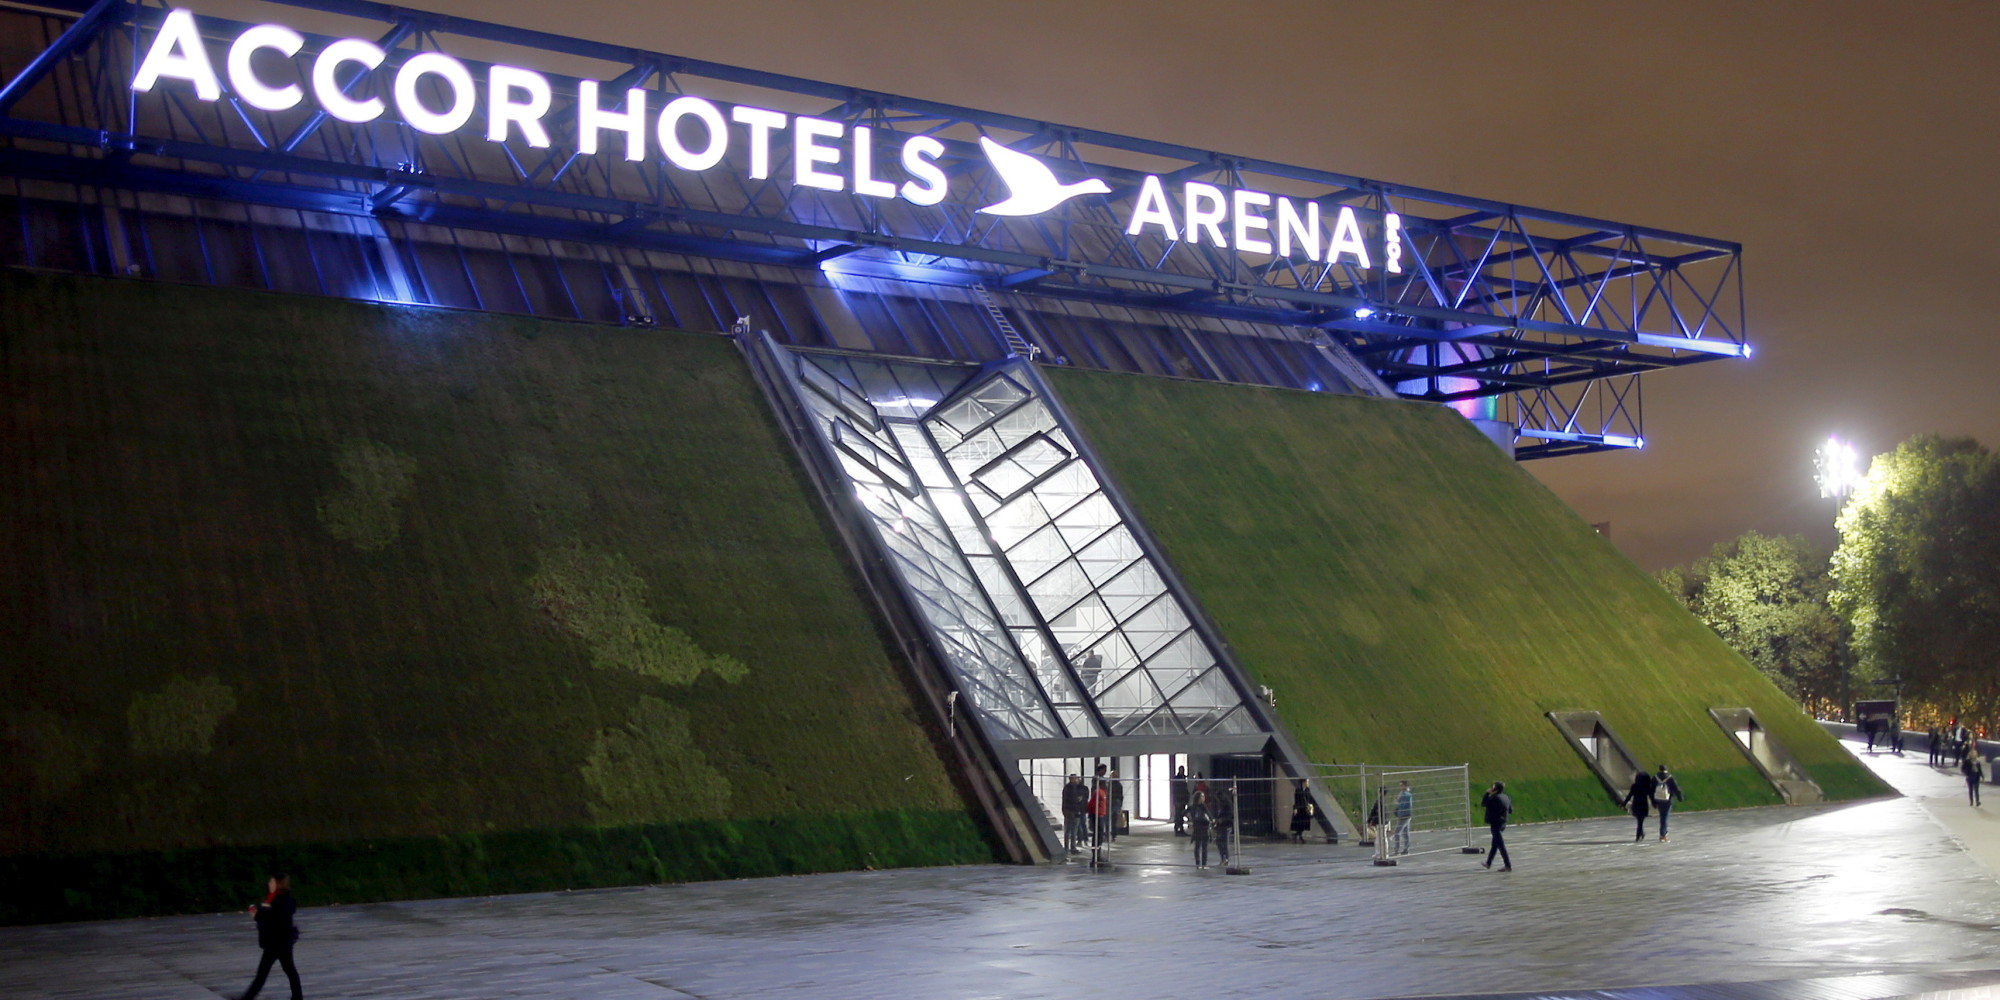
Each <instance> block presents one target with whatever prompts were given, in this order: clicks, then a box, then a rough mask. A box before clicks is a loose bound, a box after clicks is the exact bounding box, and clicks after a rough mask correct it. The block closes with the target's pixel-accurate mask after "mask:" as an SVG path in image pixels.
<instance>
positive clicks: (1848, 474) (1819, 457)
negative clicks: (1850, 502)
mask: <svg viewBox="0 0 2000 1000" xmlns="http://www.w3.org/2000/svg"><path fill="white" fill-rule="evenodd" d="M1813 478H1814V479H1815V480H1817V481H1818V482H1819V495H1820V498H1821V499H1826V498H1829V497H1830V498H1833V499H1835V500H1845V499H1846V498H1847V495H1848V494H1849V493H1852V492H1854V486H1855V484H1856V483H1859V482H1860V481H1861V472H1860V465H1859V462H1858V461H1857V459H1856V456H1855V451H1854V445H1852V444H1850V443H1848V442H1846V441H1842V440H1841V439H1840V438H1838V437H1829V438H1827V439H1826V443H1825V444H1823V445H1820V446H1819V450H1818V451H1817V452H1815V453H1814V456H1813Z"/></svg>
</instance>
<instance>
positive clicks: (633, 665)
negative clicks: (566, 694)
mask: <svg viewBox="0 0 2000 1000" xmlns="http://www.w3.org/2000/svg"><path fill="white" fill-rule="evenodd" d="M528 586H529V587H530V588H531V589H532V590H533V591H534V595H535V602H536V604H537V605H538V606H539V607H540V608H541V609H542V611H543V612H545V613H546V614H548V616H549V617H550V618H553V619H554V620H555V621H556V623H557V624H558V625H561V626H562V627H563V629H564V630H565V631H568V632H569V633H571V634H572V635H575V636H576V637H577V638H579V639H582V640H583V641H584V642H585V643H586V644H588V645H589V647H590V659H591V663H592V664H593V665H595V666H597V667H601V668H603V669H606V670H625V671H629V672H631V673H635V674H639V675H641V676H644V677H651V678H653V679H654V680H658V681H662V682H664V683H667V684H674V685H684V684H692V683H694V681H695V679H696V678H698V677H700V676H701V675H702V673H703V672H704V671H706V672H708V673H712V674H714V675H715V676H717V677H720V678H722V679H723V680H725V681H737V680H741V679H742V678H743V675H744V674H745V673H746V672H748V668H747V667H745V666H744V665H743V663H742V661H740V660H737V659H736V658H735V657H732V656H715V655H711V654H709V653H707V652H704V651H703V650H702V648H701V647H700V646H698V645H696V644H695V641H694V640H693V639H692V638H690V637H689V636H688V634H687V633H686V632H683V631H681V630H680V629H677V628H675V627H673V626H672V625H666V624H663V623H661V622H658V621H655V620H653V617H652V614H651V612H650V611H649V609H648V607H647V601H646V581H645V580H644V579H641V578H640V576H639V574H638V573H637V572H636V571H634V570H633V568H632V564H631V562H630V561H628V560H627V559H626V558H625V557H624V556H621V555H619V554H617V553H615V552H597V551H592V550H589V549H585V548H582V547H570V548H563V549H556V550H553V551H551V552H548V553H545V554H544V555H543V557H542V564H541V568H540V569H538V570H536V572H535V575H534V576H533V577H531V578H530V579H529V580H528Z"/></svg>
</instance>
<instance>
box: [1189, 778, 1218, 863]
mask: <svg viewBox="0 0 2000 1000" xmlns="http://www.w3.org/2000/svg"><path fill="white" fill-rule="evenodd" d="M1212 820H1213V817H1212V816H1211V815H1210V814H1209V811H1208V796H1206V795H1203V794H1201V793H1200V792H1196V793H1195V796H1194V801H1193V802H1190V803H1188V808H1187V829H1188V837H1189V838H1190V839H1192V840H1193V841H1194V866H1195V867H1196V868H1207V867H1208V828H1209V824H1210V822H1212Z"/></svg>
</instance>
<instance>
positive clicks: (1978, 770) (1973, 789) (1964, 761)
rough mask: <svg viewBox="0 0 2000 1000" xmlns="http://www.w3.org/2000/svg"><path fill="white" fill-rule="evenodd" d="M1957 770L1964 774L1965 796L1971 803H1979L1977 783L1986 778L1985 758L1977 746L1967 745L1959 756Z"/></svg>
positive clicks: (1975, 804)
mask: <svg viewBox="0 0 2000 1000" xmlns="http://www.w3.org/2000/svg"><path fill="white" fill-rule="evenodd" d="M1958 771H1959V773H1960V774H1963V775H1965V798H1966V801H1968V802H1970V803H1971V804H1972V805H1974V806H1977V805H1979V783H1980V782H1982V781H1985V780H1986V758H1984V757H1981V756H1980V755H1979V747H1978V746H1976V745H1968V746H1967V747H1966V751H1965V755H1964V756H1963V757H1961V758H1959V762H1958Z"/></svg>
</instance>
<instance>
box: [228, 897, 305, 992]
mask: <svg viewBox="0 0 2000 1000" xmlns="http://www.w3.org/2000/svg"><path fill="white" fill-rule="evenodd" d="M266 887H267V888H268V889H269V890H270V891H269V892H267V893H265V895H264V901H263V902H261V903H252V904H251V905H250V910H249V912H250V916H252V917H253V918H255V919H256V921H257V947H259V948H261V949H263V951H264V954H263V957H261V958H259V959H258V960H257V978H255V979H252V980H250V988H249V989H247V990H244V991H243V997H242V1000H255V998H256V996H257V993H258V991H260V990H262V989H263V988H264V978H265V977H266V976H269V975H270V974H271V965H272V963H274V962H275V963H277V964H278V965H281V966H283V967H284V969H285V980H286V981H287V982H289V983H291V984H292V1000H300V998H301V997H303V996H305V993H304V992H303V991H302V990H301V989H300V988H299V967H298V966H296V965H293V964H292V945H294V944H297V943H298V940H299V928H298V925H296V924H294V923H292V914H294V913H296V912H298V909H299V904H298V903H297V902H296V901H295V900H293V899H292V877H291V876H290V875H287V874H285V873H284V872H273V873H272V874H271V879H270V881H269V882H268V883H267V884H266Z"/></svg>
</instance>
